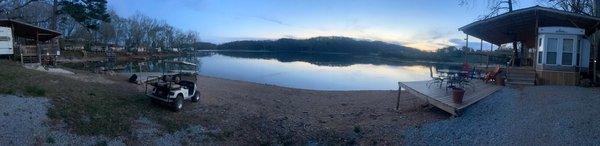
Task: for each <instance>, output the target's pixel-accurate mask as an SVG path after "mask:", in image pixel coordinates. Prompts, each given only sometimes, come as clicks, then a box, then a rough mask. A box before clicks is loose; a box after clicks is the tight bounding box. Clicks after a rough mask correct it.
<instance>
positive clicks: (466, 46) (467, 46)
mask: <svg viewBox="0 0 600 146" xmlns="http://www.w3.org/2000/svg"><path fill="white" fill-rule="evenodd" d="M465 42H466V44H465V48H464V49H463V55H464V56H465V62H467V50H468V49H469V34H467V38H465Z"/></svg>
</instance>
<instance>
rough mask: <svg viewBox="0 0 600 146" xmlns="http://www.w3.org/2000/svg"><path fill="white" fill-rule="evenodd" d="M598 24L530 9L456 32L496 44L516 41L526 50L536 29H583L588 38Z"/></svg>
mask: <svg viewBox="0 0 600 146" xmlns="http://www.w3.org/2000/svg"><path fill="white" fill-rule="evenodd" d="M599 25H600V18H598V17H593V16H588V15H582V14H577V13H572V12H567V11H562V10H557V9H552V8H546V7H541V6H533V7H529V8H524V9H519V10H515V11H512V12H508V13H504V14H501V15H498V16H495V17H492V18H488V19H483V20H479V21H475V22H473V23H471V24H468V25H465V26H463V27H461V28H459V30H460V31H463V32H464V33H466V34H468V35H471V36H474V37H477V38H480V39H482V40H484V41H486V42H490V43H493V44H496V45H499V44H505V43H510V42H512V41H520V42H522V43H523V44H524V45H525V46H526V47H533V46H535V42H536V38H537V34H536V32H537V28H538V27H546V26H563V27H575V28H581V29H584V30H585V33H586V35H590V34H592V33H594V32H596V29H597V28H598V26H599Z"/></svg>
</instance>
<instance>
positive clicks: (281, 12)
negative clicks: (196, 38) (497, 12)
mask: <svg viewBox="0 0 600 146" xmlns="http://www.w3.org/2000/svg"><path fill="white" fill-rule="evenodd" d="M473 1H476V2H474V3H471V4H470V5H468V6H459V2H458V0H237V1H236V0H168V1H165V0H109V7H110V8H111V9H113V10H115V11H116V12H117V14H119V15H121V16H123V17H128V16H131V15H133V14H135V13H137V12H139V13H142V14H145V15H148V16H150V17H153V18H157V19H160V20H165V21H166V22H168V23H169V24H171V25H173V26H175V27H178V28H181V29H183V30H194V31H197V32H199V34H200V37H201V41H206V42H212V43H224V42H229V41H235V40H258V39H278V38H310V37H315V36H346V37H353V38H358V39H369V40H380V41H386V42H390V43H396V44H402V45H405V46H409V47H414V48H418V49H422V50H435V49H437V48H440V47H443V46H447V45H458V46H462V45H464V41H463V39H464V37H465V35H464V34H463V33H461V32H459V31H458V28H459V27H461V26H464V25H466V24H468V23H471V22H473V21H475V20H477V18H479V17H480V15H483V14H487V13H488V10H487V9H486V7H487V3H486V2H487V0H473ZM537 4H539V0H520V1H518V3H516V4H515V6H514V7H515V9H519V8H524V7H530V6H535V5H537ZM474 42H476V43H473V44H471V45H476V46H477V47H476V48H479V47H478V46H479V44H478V43H479V40H474ZM484 48H486V49H487V48H489V46H488V45H487V44H486V46H484Z"/></svg>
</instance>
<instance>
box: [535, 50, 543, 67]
mask: <svg viewBox="0 0 600 146" xmlns="http://www.w3.org/2000/svg"><path fill="white" fill-rule="evenodd" d="M542 55H544V53H543V52H541V51H540V52H538V57H537V61H538V63H539V64H541V63H542Z"/></svg>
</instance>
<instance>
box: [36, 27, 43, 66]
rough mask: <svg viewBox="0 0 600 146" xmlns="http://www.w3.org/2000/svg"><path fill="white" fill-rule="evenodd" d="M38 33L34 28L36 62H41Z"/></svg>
mask: <svg viewBox="0 0 600 146" xmlns="http://www.w3.org/2000/svg"><path fill="white" fill-rule="evenodd" d="M39 41H40V33H39V32H38V31H37V30H36V31H35V47H36V50H37V58H38V62H39V63H40V64H42V49H41V48H40V42H39Z"/></svg>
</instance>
